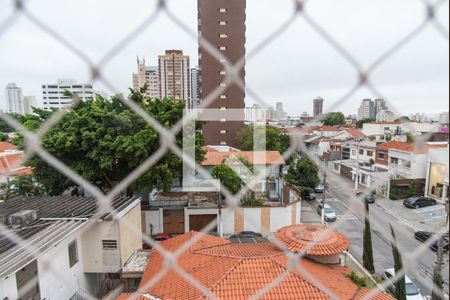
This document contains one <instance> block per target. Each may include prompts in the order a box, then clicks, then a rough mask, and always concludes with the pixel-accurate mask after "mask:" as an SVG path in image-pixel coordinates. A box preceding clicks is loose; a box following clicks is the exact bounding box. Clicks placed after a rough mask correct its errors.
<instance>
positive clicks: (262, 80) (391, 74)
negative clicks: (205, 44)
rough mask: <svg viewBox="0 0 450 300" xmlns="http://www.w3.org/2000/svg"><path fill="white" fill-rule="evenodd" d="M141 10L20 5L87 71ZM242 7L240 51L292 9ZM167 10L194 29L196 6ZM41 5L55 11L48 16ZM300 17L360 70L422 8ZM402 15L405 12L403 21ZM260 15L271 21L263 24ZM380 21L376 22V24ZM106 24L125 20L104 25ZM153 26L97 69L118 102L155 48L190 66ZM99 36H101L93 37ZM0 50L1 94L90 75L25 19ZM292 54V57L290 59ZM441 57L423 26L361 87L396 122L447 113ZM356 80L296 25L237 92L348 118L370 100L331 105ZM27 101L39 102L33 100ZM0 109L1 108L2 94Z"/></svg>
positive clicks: (443, 49) (182, 39) (179, 42)
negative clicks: (381, 101)
mask: <svg viewBox="0 0 450 300" xmlns="http://www.w3.org/2000/svg"><path fill="white" fill-rule="evenodd" d="M150 2H151V3H149V2H148V1H143V0H137V1H134V2H133V4H134V5H130V4H129V3H119V2H111V3H109V2H108V10H107V11H105V10H104V5H105V3H103V2H102V1H100V2H95V3H94V2H92V1H90V2H88V1H86V0H80V1H79V2H77V5H71V4H70V5H69V7H70V9H67V5H68V2H67V1H59V2H57V3H55V2H54V1H49V0H42V1H39V3H37V2H33V1H29V2H27V3H26V5H27V6H28V7H29V9H30V10H31V11H33V13H34V14H36V15H37V16H45V18H44V19H43V20H44V21H45V23H46V24H48V25H49V26H50V27H52V28H55V30H57V32H59V33H61V34H62V35H63V36H65V37H66V38H67V39H68V40H69V41H70V42H72V43H74V44H75V45H76V46H77V48H80V49H81V50H83V52H86V55H87V56H88V57H90V58H91V60H92V61H93V62H94V63H97V62H99V61H100V59H101V58H102V57H103V56H104V54H105V53H107V52H108V51H109V50H110V49H111V48H112V47H113V46H114V45H116V44H117V43H118V42H119V41H120V40H121V38H123V37H124V36H126V35H127V34H128V33H129V32H130V31H131V29H133V28H135V27H136V26H137V25H138V24H140V23H141V22H142V20H144V19H146V18H147V17H148V16H149V14H150V12H151V11H152V10H153V8H154V5H155V3H153V1H150ZM247 2H248V3H247V22H246V25H247V41H246V44H247V49H248V50H249V52H252V51H253V50H254V49H255V48H256V47H257V45H258V44H259V43H260V42H261V41H262V40H264V38H265V37H266V36H267V35H269V33H271V32H272V31H273V30H274V24H275V25H277V24H282V23H283V22H284V21H286V20H287V18H289V16H290V15H291V13H292V8H293V6H292V1H279V2H278V1H277V2H276V3H274V2H273V1H269V0H248V1H247ZM12 5H13V2H9V1H2V2H0V20H4V19H6V17H7V16H8V15H9V13H10V12H11V11H12ZM168 6H169V8H170V10H171V11H173V13H174V15H175V16H177V17H179V18H181V20H182V21H183V22H184V23H185V24H186V25H187V26H188V27H189V28H190V30H192V31H193V32H196V31H197V5H196V1H193V0H183V1H170V3H169V4H168ZM448 6H449V4H448V2H446V3H443V5H442V8H441V9H440V13H439V18H440V20H441V23H442V24H444V26H445V27H447V28H448ZM49 7H52V9H56V10H58V11H60V13H58V14H50V15H49V14H48V13H47V12H48V9H49ZM136 7H140V9H136ZM385 7H389V9H388V10H386V9H385ZM86 8H89V9H86ZM306 9H307V10H308V12H309V14H310V15H311V17H313V19H314V20H316V21H317V22H318V23H319V24H320V25H321V26H322V27H323V28H324V29H326V30H327V31H329V32H330V34H331V35H332V36H333V37H334V38H335V39H336V40H337V41H338V42H339V43H340V44H342V45H343V46H344V48H346V49H347V50H348V51H349V52H350V54H351V55H352V56H354V57H355V58H356V59H357V60H358V61H360V62H361V63H362V64H363V68H366V67H368V65H370V63H371V62H373V61H375V60H376V59H377V58H378V57H379V56H380V55H381V54H382V53H384V52H385V51H387V50H388V49H389V48H390V47H391V46H393V45H394V44H395V43H396V42H398V41H399V39H400V38H401V37H403V36H405V35H406V34H407V33H408V32H410V31H411V30H412V29H413V28H415V26H417V25H418V24H419V23H420V22H421V21H422V20H423V17H424V9H423V3H421V2H420V1H417V3H416V2H408V3H407V4H405V3H403V2H402V3H400V2H398V3H397V2H395V3H392V1H387V0H380V1H377V2H376V3H374V2H370V1H356V0H349V1H347V2H345V3H336V1H331V0H324V1H317V2H315V1H311V2H308V4H307V5H306ZM405 9H407V11H408V13H407V14H405V13H404V12H405ZM99 12H102V13H101V14H99ZM331 12H332V13H331ZM343 14H345V15H346V16H347V17H346V18H345V20H342V18H341V17H339V16H341V15H343ZM73 16H78V17H77V20H78V21H79V20H80V16H82V19H83V22H72V19H73ZM268 17H270V18H271V22H267V18H268ZM381 18H382V19H383V20H385V21H384V22H379V20H380V19H381ZM114 19H121V20H126V22H118V23H114V22H110V20H114ZM393 22H395V24H397V25H396V26H394V27H392V26H391V24H392V23H393ZM355 23H357V24H358V30H356V29H355V27H354V24H355ZM125 24H126V26H125ZM156 24H157V26H156V27H155V24H153V26H151V27H149V29H148V30H144V32H143V33H142V35H140V36H139V37H137V38H136V40H133V41H132V42H130V43H129V44H128V45H126V47H125V48H123V49H122V50H121V51H120V53H119V54H118V55H117V56H116V57H114V58H113V59H112V60H111V61H110V62H109V63H108V64H106V65H105V66H104V67H103V69H102V74H103V75H104V76H105V77H106V78H107V80H108V81H109V82H111V83H112V84H113V85H114V86H116V87H117V92H120V93H123V94H125V95H126V94H128V88H129V87H131V86H132V82H131V80H130V74H132V73H133V72H135V69H136V65H135V63H134V62H135V57H136V55H139V56H141V57H142V56H145V57H146V58H153V57H155V56H157V55H159V54H161V53H163V51H164V50H165V49H182V50H183V51H184V52H185V53H187V54H189V55H191V64H192V66H194V65H197V64H196V62H197V56H198V54H197V52H198V49H197V41H196V39H194V38H192V37H189V36H188V35H186V34H185V33H183V32H182V31H181V30H180V29H179V28H177V27H176V25H174V24H173V22H172V21H170V19H168V18H167V17H166V16H164V14H161V15H160V16H159V18H158V19H157V21H156ZM158 29H162V30H158ZM362 29H364V30H362ZM113 32H114V34H112V33H113ZM261 33H264V34H261ZM361 33H364V34H363V35H361ZM100 35H101V38H98V37H99V36H100ZM19 37H20V38H19ZM293 37H295V38H294V39H293ZM156 40H157V41H158V42H157V43H155V41H156ZM300 41H301V42H300ZM0 42H1V43H2V48H1V49H0V57H2V60H1V61H0V69H1V70H2V72H1V74H0V87H2V88H4V87H5V86H6V85H7V83H9V82H16V83H17V84H18V85H20V86H21V87H22V88H23V89H24V93H26V94H29V95H36V96H39V95H40V94H41V92H40V90H41V87H40V85H41V83H42V82H51V81H53V80H54V79H55V78H75V79H77V80H78V81H79V82H87V81H89V77H90V70H89V68H88V67H87V65H86V64H85V63H84V62H83V61H81V60H80V59H79V58H77V57H76V56H74V55H73V54H72V53H71V52H70V51H68V50H67V49H65V48H64V47H62V46H61V45H60V44H59V43H57V42H55V41H54V40H53V39H52V38H51V37H49V36H48V35H46V34H45V33H44V32H42V31H40V30H38V29H36V27H35V26H33V25H32V24H31V23H29V22H28V21H26V19H25V18H19V19H18V20H17V22H16V23H15V24H14V26H12V27H11V29H10V30H9V31H7V32H6V33H4V34H3V35H2V36H0ZM30 44H32V45H33V47H32V48H30V47H29V45H30ZM423 45H429V47H423ZM300 48H301V49H302V51H301V55H299V52H298V49H300ZM48 49H52V51H48ZM293 57H295V58H296V59H292V58H293ZM448 59H449V58H448V43H446V41H444V40H443V39H442V37H441V36H440V35H439V34H438V33H436V31H435V29H434V27H433V26H428V27H427V28H426V29H425V30H424V31H423V32H422V33H421V34H420V35H419V36H418V37H417V38H415V39H414V40H412V41H411V42H410V43H408V44H407V45H406V46H405V47H404V48H403V49H402V50H401V51H400V52H398V53H396V54H395V55H393V56H392V57H390V58H389V59H388V60H386V61H385V62H384V63H383V64H382V65H381V66H380V67H379V68H378V69H377V70H376V71H375V72H374V73H373V74H371V79H372V81H373V83H374V85H375V86H376V87H377V89H379V90H380V91H381V92H382V93H383V96H385V98H386V100H387V101H388V104H389V107H390V108H391V106H392V105H391V103H390V102H392V103H393V104H394V105H393V106H392V108H391V109H392V110H393V111H394V112H395V113H396V114H402V115H410V114H413V113H415V112H417V111H424V112H427V113H430V114H440V113H442V112H444V111H448V99H449V87H448V73H449V69H448V65H449V64H448V62H449V60H448ZM269 74H270V76H268V75H269ZM357 80H358V74H357V72H356V71H355V70H354V68H353V67H352V66H351V65H350V64H349V63H348V62H347V61H345V60H344V59H343V58H342V57H341V56H340V55H339V54H338V53H337V52H336V50H335V49H333V48H332V47H330V46H329V45H328V44H327V43H326V42H325V41H324V40H323V39H322V38H321V37H320V36H319V35H318V34H317V33H316V32H314V31H313V30H311V28H310V27H309V25H308V24H306V23H305V22H304V21H303V20H302V18H299V19H298V21H295V22H294V23H293V25H292V26H291V27H290V28H288V29H287V31H286V32H284V34H281V35H279V36H277V39H276V40H274V41H273V42H272V43H269V45H268V46H267V47H266V48H265V49H263V50H262V51H261V52H259V53H257V55H254V56H252V57H251V58H250V59H249V60H248V62H247V70H246V82H247V86H248V87H249V88H251V89H252V91H255V92H256V94H257V95H259V96H260V97H261V98H262V99H263V100H264V101H265V102H267V103H268V104H271V105H274V104H275V102H276V101H277V100H279V99H283V102H284V104H285V105H284V106H285V110H286V111H288V112H289V113H290V114H292V115H301V113H302V112H303V111H305V110H306V111H308V112H310V113H311V108H310V106H311V104H310V101H311V99H313V98H314V97H316V96H317V95H321V96H322V97H323V98H324V99H326V101H327V108H330V109H332V110H338V111H343V112H344V113H345V114H354V113H355V108H357V107H358V106H359V104H360V102H361V100H362V99H364V98H378V97H377V96H378V95H373V94H372V93H371V92H370V91H369V90H368V89H367V88H362V89H360V90H358V91H357V92H356V94H354V95H352V96H351V97H350V98H349V99H348V100H347V101H346V102H342V103H338V104H337V103H336V102H337V101H338V100H339V99H341V97H342V96H343V95H345V94H346V93H347V92H348V91H349V90H350V88H351V87H352V86H353V85H354V84H355V82H357ZM93 85H94V86H95V87H96V89H99V90H105V91H107V92H108V93H109V94H114V93H115V92H116V91H113V90H110V89H109V88H107V87H106V86H105V85H104V84H102V83H101V82H94V83H93ZM37 100H38V102H41V101H42V99H40V97H38V99H37ZM255 102H256V101H255V98H254V97H253V96H252V95H249V94H247V97H246V105H247V106H251V105H252V104H253V103H255ZM0 103H1V108H2V109H3V110H4V109H5V98H4V95H3V93H2V94H1V95H0Z"/></svg>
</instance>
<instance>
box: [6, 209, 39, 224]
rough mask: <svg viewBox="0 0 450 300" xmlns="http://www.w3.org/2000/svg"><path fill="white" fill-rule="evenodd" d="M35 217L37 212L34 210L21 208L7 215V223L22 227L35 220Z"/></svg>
mask: <svg viewBox="0 0 450 300" xmlns="http://www.w3.org/2000/svg"><path fill="white" fill-rule="evenodd" d="M37 217H38V213H37V211H36V210H22V211H19V212H16V213H14V214H12V215H9V217H8V223H9V225H11V226H13V227H22V226H26V225H28V224H30V223H32V222H33V221H35V220H37Z"/></svg>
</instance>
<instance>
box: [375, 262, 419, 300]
mask: <svg viewBox="0 0 450 300" xmlns="http://www.w3.org/2000/svg"><path fill="white" fill-rule="evenodd" d="M394 276H395V270H394V269H387V270H385V271H384V273H383V279H384V280H385V281H387V282H392V278H393V277H394ZM405 287H406V299H407V300H423V299H424V297H423V296H422V295H421V294H420V289H419V288H418V287H417V286H416V284H415V283H414V282H413V281H412V280H411V279H410V278H409V277H408V276H406V275H405ZM388 289H389V290H390V291H391V292H394V289H395V287H394V282H392V284H391V285H390V286H389V287H388Z"/></svg>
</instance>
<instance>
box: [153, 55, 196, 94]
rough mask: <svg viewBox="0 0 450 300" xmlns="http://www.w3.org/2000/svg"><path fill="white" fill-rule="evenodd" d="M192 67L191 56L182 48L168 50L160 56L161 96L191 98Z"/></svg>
mask: <svg viewBox="0 0 450 300" xmlns="http://www.w3.org/2000/svg"><path fill="white" fill-rule="evenodd" d="M190 78H191V68H190V63H189V56H188V55H184V54H183V51H180V50H166V54H165V55H160V56H159V83H160V92H161V98H172V99H174V100H184V101H187V102H188V101H189V100H190V94H191V92H190V89H191V86H190V85H191V84H190V83H191V79H190Z"/></svg>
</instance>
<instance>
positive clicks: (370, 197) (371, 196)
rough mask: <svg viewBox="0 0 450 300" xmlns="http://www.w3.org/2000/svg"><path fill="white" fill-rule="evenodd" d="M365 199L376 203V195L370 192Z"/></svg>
mask: <svg viewBox="0 0 450 300" xmlns="http://www.w3.org/2000/svg"><path fill="white" fill-rule="evenodd" d="M364 200H365V201H366V202H367V203H370V204H373V203H375V196H374V194H372V193H370V194H368V195H367V196H366V197H364Z"/></svg>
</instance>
